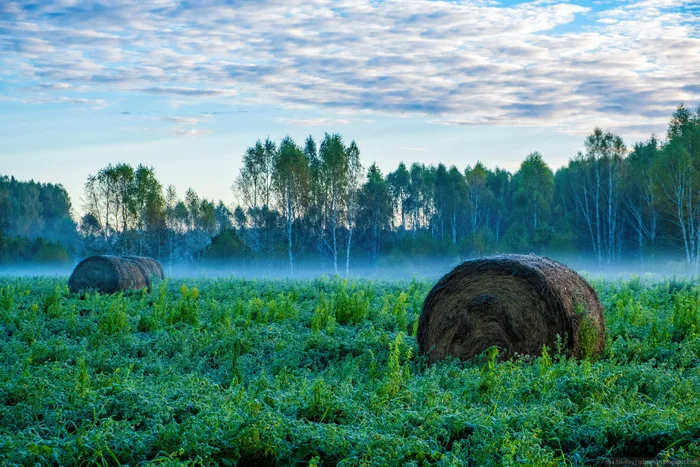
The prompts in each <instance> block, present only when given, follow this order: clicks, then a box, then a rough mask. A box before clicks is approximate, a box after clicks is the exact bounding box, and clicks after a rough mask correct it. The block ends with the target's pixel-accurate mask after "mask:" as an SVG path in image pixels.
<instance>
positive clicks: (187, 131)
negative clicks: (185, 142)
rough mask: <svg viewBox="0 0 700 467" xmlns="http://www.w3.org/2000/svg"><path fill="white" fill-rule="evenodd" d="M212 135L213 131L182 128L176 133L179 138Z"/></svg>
mask: <svg viewBox="0 0 700 467" xmlns="http://www.w3.org/2000/svg"><path fill="white" fill-rule="evenodd" d="M210 133H211V130H200V129H187V128H180V129H178V130H177V131H176V132H175V134H176V135H178V136H191V137H193V138H194V137H197V136H202V135H208V134H210Z"/></svg>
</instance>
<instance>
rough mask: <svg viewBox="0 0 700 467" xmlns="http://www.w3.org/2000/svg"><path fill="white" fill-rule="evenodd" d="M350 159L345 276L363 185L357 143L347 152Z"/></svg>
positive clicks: (351, 145)
mask: <svg viewBox="0 0 700 467" xmlns="http://www.w3.org/2000/svg"><path fill="white" fill-rule="evenodd" d="M347 157H348V194H347V202H346V210H345V212H346V218H347V219H346V225H347V230H348V238H347V244H346V248H345V275H346V276H348V275H350V248H351V247H352V244H353V232H354V231H355V223H356V222H357V211H358V210H359V200H358V197H359V192H360V184H361V183H362V170H363V168H362V164H361V163H360V149H359V148H358V147H357V143H355V141H354V140H353V141H351V142H350V146H348V150H347Z"/></svg>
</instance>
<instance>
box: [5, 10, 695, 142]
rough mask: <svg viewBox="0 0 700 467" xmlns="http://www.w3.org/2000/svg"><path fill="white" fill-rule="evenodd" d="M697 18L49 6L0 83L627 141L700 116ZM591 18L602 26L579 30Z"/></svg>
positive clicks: (33, 22)
mask: <svg viewBox="0 0 700 467" xmlns="http://www.w3.org/2000/svg"><path fill="white" fill-rule="evenodd" d="M692 3H693V2H690V1H687V0H685V1H683V0H631V1H627V2H604V3H602V4H600V5H599V6H598V8H602V10H596V11H593V10H590V9H588V8H586V7H582V6H579V5H573V4H570V3H567V2H565V1H564V0H560V1H557V0H547V1H542V0H539V1H533V2H530V3H523V4H518V5H514V6H508V7H504V6H501V5H499V4H498V3H497V2H494V1H479V2H474V1H453V2H447V1H420V0H416V1H411V2H406V1H405V0H385V1H382V2H374V1H370V0H343V1H333V0H310V1H307V0H304V1H302V0H265V1H264V2H236V3H234V4H228V3H224V2H223V1H219V0H206V1H202V2H190V3H189V4H188V5H185V4H183V3H180V2H176V1H171V0H143V1H141V0H139V1H137V0H122V1H114V2H108V3H103V4H101V7H100V8H99V9H98V8H94V5H93V3H92V2H90V1H88V0H71V1H70V2H66V1H48V0H47V1H42V2H41V3H39V4H36V5H35V7H34V8H31V9H24V8H22V6H21V4H20V3H19V2H16V1H13V0H7V1H5V2H2V3H1V4H0V12H2V15H1V17H2V18H4V19H3V20H2V21H0V30H2V31H3V35H2V37H0V70H2V71H0V74H2V75H3V76H8V75H9V77H10V78H11V81H12V82H24V83H25V84H24V85H23V86H24V87H25V88H26V86H27V85H26V83H27V82H28V81H31V82H39V83H42V86H46V87H44V88H42V90H43V91H46V92H52V91H53V92H58V91H60V90H61V88H52V86H57V85H69V86H72V87H73V88H74V89H81V90H83V91H85V90H90V91H92V92H101V91H109V92H128V93H135V94H153V95H162V96H166V97H169V98H170V99H171V104H172V105H174V106H179V105H181V104H183V103H186V102H191V101H199V100H202V99H210V100H212V99H216V100H219V101H222V102H227V103H235V104H261V103H262V104H273V105H281V106H284V107H287V108H303V109H309V108H310V109H316V110H324V111H332V112H335V113H338V114H359V113H362V114H363V115H366V114H378V113H382V114H393V115H400V116H401V115H425V116H426V119H427V120H429V121H432V122H439V123H447V124H460V125H509V126H523V125H527V126H530V125H533V126H549V127H555V128H558V129H559V130H560V131H563V132H567V133H573V134H579V133H581V132H586V131H590V129H591V128H592V127H593V126H595V125H610V127H612V128H620V129H621V130H624V131H629V132H633V131H641V130H640V129H641V128H662V127H663V125H664V122H665V121H666V120H667V119H668V116H669V115H670V113H671V112H672V111H673V108H674V107H675V106H676V105H677V104H678V103H679V102H680V101H686V102H688V103H690V104H692V103H694V102H695V101H697V100H700V92H699V91H698V89H696V88H694V87H693V86H697V83H699V82H700V15H699V14H697V13H698V12H697V10H696V11H695V12H693V11H691V10H690V8H691V7H692V5H691V4H692ZM584 15H586V16H588V17H589V19H591V20H592V22H591V23H590V24H587V25H586V27H585V28H580V27H577V25H576V20H577V18H578V17H581V16H584ZM555 28H557V29H555ZM557 31H564V32H557ZM8 70H9V71H8ZM63 90H65V89H63ZM18 92H19V91H18ZM74 103H76V104H78V103H80V102H78V101H75V102H74ZM351 119H352V121H355V119H354V118H353V117H348V120H351ZM172 123H177V122H172ZM181 123H186V124H190V125H191V124H194V123H191V122H190V123H187V122H181ZM285 123H289V124H293V125H305V126H314V125H332V124H343V121H342V120H341V119H336V120H335V121H333V120H332V119H331V120H329V119H316V118H311V119H309V118H299V119H288V120H287V121H285ZM630 134H631V133H630Z"/></svg>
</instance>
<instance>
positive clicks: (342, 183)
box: [317, 133, 350, 274]
mask: <svg viewBox="0 0 700 467" xmlns="http://www.w3.org/2000/svg"><path fill="white" fill-rule="evenodd" d="M319 159H320V164H319V171H318V179H317V181H318V182H319V183H320V185H319V186H320V187H322V189H323V193H324V196H325V199H326V205H325V210H326V211H327V213H328V215H327V216H326V218H327V222H328V229H327V230H329V232H330V241H326V240H325V239H324V241H325V243H326V246H327V247H328V249H329V250H330V252H331V254H332V256H333V271H334V272H335V273H336V274H337V273H338V228H339V226H340V222H341V215H342V212H343V210H344V209H345V207H346V203H347V199H348V196H347V194H348V188H349V182H350V160H349V157H348V151H347V149H346V147H345V144H344V143H343V138H342V137H341V136H340V135H339V134H337V133H336V134H333V135H329V134H328V133H326V134H325V136H324V138H323V141H322V142H321V146H320V149H319Z"/></svg>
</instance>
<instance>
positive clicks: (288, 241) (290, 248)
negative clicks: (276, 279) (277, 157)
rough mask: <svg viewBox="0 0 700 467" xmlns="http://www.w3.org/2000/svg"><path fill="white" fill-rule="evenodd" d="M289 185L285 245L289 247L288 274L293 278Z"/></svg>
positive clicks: (291, 217)
mask: <svg viewBox="0 0 700 467" xmlns="http://www.w3.org/2000/svg"><path fill="white" fill-rule="evenodd" d="M290 191H291V190H290V189H289V183H287V245H288V247H289V250H288V251H289V273H290V275H291V276H294V252H293V250H292V226H293V220H294V219H293V217H294V216H293V213H292V198H291V196H290Z"/></svg>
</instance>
